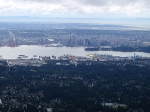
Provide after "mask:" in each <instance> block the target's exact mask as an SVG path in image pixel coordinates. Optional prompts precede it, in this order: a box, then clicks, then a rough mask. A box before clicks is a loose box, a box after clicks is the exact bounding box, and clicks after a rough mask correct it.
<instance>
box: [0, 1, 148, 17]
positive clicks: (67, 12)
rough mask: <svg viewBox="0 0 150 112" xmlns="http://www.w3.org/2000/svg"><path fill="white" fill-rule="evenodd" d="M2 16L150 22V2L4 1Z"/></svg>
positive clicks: (1, 10) (0, 8)
mask: <svg viewBox="0 0 150 112" xmlns="http://www.w3.org/2000/svg"><path fill="white" fill-rule="evenodd" d="M0 16H1V17H2V16H32V17H47V18H107V19H127V18H150V0H0Z"/></svg>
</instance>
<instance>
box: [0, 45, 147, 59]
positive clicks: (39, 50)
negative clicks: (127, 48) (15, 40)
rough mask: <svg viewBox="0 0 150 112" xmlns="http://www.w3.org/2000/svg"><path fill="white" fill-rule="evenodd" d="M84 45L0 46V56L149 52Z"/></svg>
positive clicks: (134, 53) (5, 57)
mask: <svg viewBox="0 0 150 112" xmlns="http://www.w3.org/2000/svg"><path fill="white" fill-rule="evenodd" d="M84 49H85V48H84V47H65V46H64V47H43V46H36V45H30V46H28V45H21V46H18V47H5V46H4V47H0V56H2V57H3V59H17V57H18V56H19V55H25V56H28V58H34V56H35V55H36V56H37V57H38V56H52V55H55V56H56V57H58V56H62V55H64V54H69V55H74V56H84V57H86V56H87V55H88V54H95V53H96V54H100V55H102V54H108V55H113V56H120V57H128V56H134V55H139V56H142V57H150V53H144V52H119V51H84Z"/></svg>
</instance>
